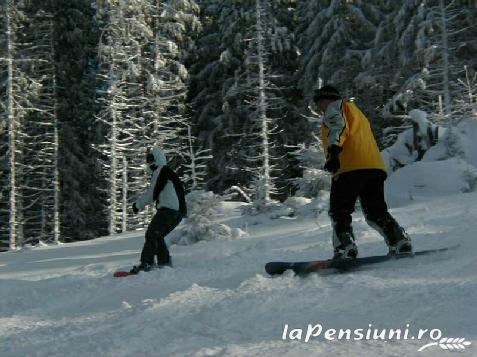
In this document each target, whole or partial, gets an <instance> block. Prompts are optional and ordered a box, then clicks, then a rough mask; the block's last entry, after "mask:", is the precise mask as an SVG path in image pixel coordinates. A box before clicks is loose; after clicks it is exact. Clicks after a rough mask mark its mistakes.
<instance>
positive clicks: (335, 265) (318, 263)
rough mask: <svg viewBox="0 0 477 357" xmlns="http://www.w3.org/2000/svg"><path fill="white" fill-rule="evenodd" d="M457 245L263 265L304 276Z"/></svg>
mask: <svg viewBox="0 0 477 357" xmlns="http://www.w3.org/2000/svg"><path fill="white" fill-rule="evenodd" d="M458 246H459V245H455V246H452V247H445V248H438V249H427V250H421V251H418V252H414V253H413V254H402V255H388V254H387V255H374V256H369V257H362V258H356V259H349V260H332V259H328V260H314V261H313V260H312V261H304V262H269V263H267V264H266V265H265V271H266V272H267V273H268V274H270V275H280V274H283V273H284V272H285V271H287V270H293V272H294V273H295V274H296V275H301V276H305V275H307V274H309V273H313V272H325V271H347V270H350V269H355V268H358V267H361V266H365V265H370V264H377V263H381V262H385V261H390V260H399V259H406V258H414V257H418V256H421V255H428V254H433V253H441V252H446V251H448V250H451V249H455V248H457V247H458Z"/></svg>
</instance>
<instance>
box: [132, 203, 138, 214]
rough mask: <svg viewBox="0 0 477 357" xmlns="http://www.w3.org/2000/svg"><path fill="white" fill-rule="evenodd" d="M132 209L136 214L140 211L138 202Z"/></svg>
mask: <svg viewBox="0 0 477 357" xmlns="http://www.w3.org/2000/svg"><path fill="white" fill-rule="evenodd" d="M132 210H133V212H134V214H137V213H138V212H139V210H138V208H137V207H136V202H134V203H133V205H132Z"/></svg>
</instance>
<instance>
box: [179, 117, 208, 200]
mask: <svg viewBox="0 0 477 357" xmlns="http://www.w3.org/2000/svg"><path fill="white" fill-rule="evenodd" d="M187 139H188V141H189V151H186V152H184V159H185V165H184V166H185V172H184V184H185V185H186V190H187V188H189V191H196V190H202V189H203V188H204V184H205V182H204V181H205V177H206V176H207V162H208V161H209V160H210V159H212V155H210V149H204V148H203V147H202V146H199V147H197V146H196V143H197V141H198V140H197V139H196V138H194V137H193V136H192V128H191V127H190V125H189V126H188V127H187Z"/></svg>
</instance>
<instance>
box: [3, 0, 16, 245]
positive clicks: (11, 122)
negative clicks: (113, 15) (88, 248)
mask: <svg viewBox="0 0 477 357" xmlns="http://www.w3.org/2000/svg"><path fill="white" fill-rule="evenodd" d="M11 9H12V2H11V0H7V2H6V11H5V16H6V27H7V31H6V32H5V34H6V38H7V54H6V55H7V56H6V57H7V58H6V61H7V118H8V152H9V157H8V166H9V169H10V179H9V181H10V182H9V186H10V198H9V203H10V207H9V209H10V214H9V229H10V232H9V242H10V249H15V248H17V247H18V245H19V242H18V236H17V182H16V179H17V178H16V152H17V148H16V130H17V126H16V125H15V124H16V122H15V103H14V100H13V75H14V73H13V45H12V24H11Z"/></svg>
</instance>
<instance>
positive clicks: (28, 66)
mask: <svg viewBox="0 0 477 357" xmlns="http://www.w3.org/2000/svg"><path fill="white" fill-rule="evenodd" d="M26 5H27V4H25V3H24V2H23V1H13V0H8V1H5V2H3V3H2V4H1V12H2V14H4V15H5V16H2V23H1V26H2V28H3V29H4V33H5V36H4V37H2V38H1V39H0V46H1V47H2V49H3V51H2V57H0V61H1V65H2V69H3V74H4V78H5V81H4V85H5V91H2V97H1V102H2V106H3V107H4V108H5V110H4V111H3V112H4V113H5V115H6V117H5V119H4V120H5V122H6V125H5V126H4V127H5V128H6V131H5V133H4V135H2V138H1V140H2V142H1V145H0V158H1V160H2V162H3V164H2V166H3V171H4V172H5V173H6V174H5V175H1V176H0V180H1V181H2V182H1V191H0V216H1V218H2V222H8V224H2V225H1V226H0V242H1V243H0V247H1V248H0V249H8V248H12V249H15V248H19V247H21V246H22V245H23V244H24V243H25V242H26V241H27V239H26V238H27V236H26V233H27V232H26V229H25V228H26V224H25V223H26V221H27V219H28V217H27V218H25V215H24V214H25V211H26V210H28V209H29V208H30V206H31V205H33V204H35V201H33V202H32V201H31V200H30V199H29V197H25V191H26V190H27V188H28V187H26V184H27V181H26V178H27V176H28V174H29V172H28V170H29V168H30V167H29V166H28V160H29V159H30V157H28V155H27V148H28V144H29V142H28V141H29V139H30V136H29V135H31V134H34V133H32V132H29V128H28V126H27V124H28V122H27V119H28V116H29V115H31V113H33V112H35V111H38V112H41V111H42V110H43V109H44V108H43V107H41V104H39V102H38V101H37V102H35V99H36V98H35V94H36V92H35V88H38V81H41V78H42V76H43V75H44V73H41V74H37V73H35V71H34V70H33V69H32V66H33V68H34V66H35V65H38V64H39V63H40V62H42V61H46V59H45V58H41V55H42V54H44V52H42V51H43V49H39V48H38V47H36V46H35V44H32V43H29V42H28V40H29V39H30V38H29V37H28V35H29V34H30V35H31V31H30V33H27V32H24V31H25V28H28V24H29V21H30V19H29V17H28V15H27V12H26V10H27V8H26ZM33 52H34V53H33ZM50 74H51V73H50ZM35 76H36V78H35ZM50 119H51V118H50ZM48 124H53V123H52V120H50V121H48ZM42 148H43V147H42ZM42 184H43V182H36V183H35V185H38V186H35V187H34V188H35V189H37V190H38V189H41V185H42Z"/></svg>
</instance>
